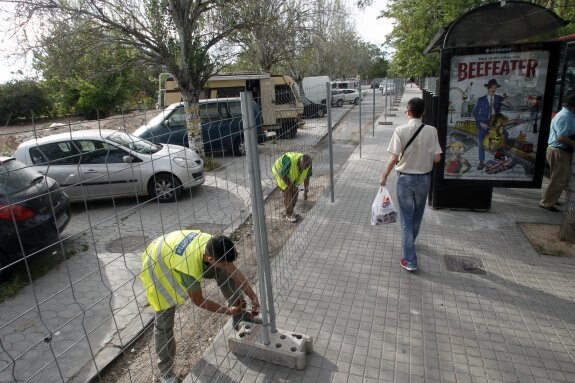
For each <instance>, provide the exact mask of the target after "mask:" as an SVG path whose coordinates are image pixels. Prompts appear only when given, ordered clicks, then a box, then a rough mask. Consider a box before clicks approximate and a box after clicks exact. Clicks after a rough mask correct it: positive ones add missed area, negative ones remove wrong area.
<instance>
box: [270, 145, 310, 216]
mask: <svg viewBox="0 0 575 383" xmlns="http://www.w3.org/2000/svg"><path fill="white" fill-rule="evenodd" d="M311 162H312V161H311V157H310V156H309V155H307V154H302V153H296V152H286V153H284V154H282V156H281V157H280V158H278V159H277V160H276V162H275V163H274V166H273V167H272V173H273V175H274V178H275V179H276V182H277V184H278V187H279V188H280V189H281V190H282V192H283V200H284V207H285V218H286V220H287V221H288V222H291V223H295V222H297V219H298V214H294V208H295V205H296V203H297V199H298V194H299V190H298V187H299V185H301V183H302V182H303V186H304V190H303V198H304V199H305V200H307V194H308V190H309V178H310V177H311V176H312V166H311V165H312V163H311Z"/></svg>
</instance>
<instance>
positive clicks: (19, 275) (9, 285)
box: [0, 244, 89, 303]
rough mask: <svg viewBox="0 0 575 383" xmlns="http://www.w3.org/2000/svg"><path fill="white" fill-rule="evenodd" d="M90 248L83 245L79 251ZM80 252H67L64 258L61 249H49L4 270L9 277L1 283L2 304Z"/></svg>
mask: <svg viewBox="0 0 575 383" xmlns="http://www.w3.org/2000/svg"><path fill="white" fill-rule="evenodd" d="M88 248H89V246H88V245H87V244H82V245H81V247H80V250H79V251H80V252H84V251H86V250H88ZM79 251H77V250H74V249H71V250H67V251H65V253H64V255H63V256H62V251H61V248H57V249H54V250H50V249H48V250H46V251H45V252H42V253H40V254H36V255H34V256H33V257H30V258H28V260H27V262H23V261H20V262H18V263H17V264H15V265H13V266H11V267H10V268H8V269H7V270H4V273H6V274H7V275H6V276H5V277H4V279H3V280H2V281H0V303H2V302H4V301H5V300H7V299H10V298H13V297H15V296H16V295H18V293H19V292H20V291H21V290H22V289H23V288H24V287H26V286H28V285H29V284H31V283H34V281H36V280H38V279H39V278H41V277H43V276H44V275H46V274H47V273H48V272H49V271H50V270H52V269H53V268H54V267H56V266H58V265H59V264H60V263H61V262H62V261H63V260H64V259H70V258H71V257H73V256H74V255H76V254H78V252H79ZM63 258H64V259H63ZM26 266H28V267H26Z"/></svg>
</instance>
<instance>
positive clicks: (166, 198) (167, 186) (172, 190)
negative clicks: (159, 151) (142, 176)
mask: <svg viewBox="0 0 575 383" xmlns="http://www.w3.org/2000/svg"><path fill="white" fill-rule="evenodd" d="M149 189H150V190H149V191H150V194H151V195H153V196H154V197H157V198H158V201H160V202H174V201H175V200H177V199H178V197H179V196H180V194H181V193H182V183H181V182H180V180H179V179H178V178H177V177H176V176H174V175H172V174H167V173H163V174H154V176H153V177H152V179H151V180H150V185H149Z"/></svg>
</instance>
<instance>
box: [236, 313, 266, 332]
mask: <svg viewBox="0 0 575 383" xmlns="http://www.w3.org/2000/svg"><path fill="white" fill-rule="evenodd" d="M240 322H249V323H255V324H262V319H261V318H259V317H257V316H256V315H253V314H252V313H250V312H248V311H245V310H242V312H241V314H239V315H234V316H233V317H232V325H233V327H234V330H236V331H239V329H240Z"/></svg>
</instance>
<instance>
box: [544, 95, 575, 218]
mask: <svg viewBox="0 0 575 383" xmlns="http://www.w3.org/2000/svg"><path fill="white" fill-rule="evenodd" d="M547 143H548V146H547V153H546V157H547V162H548V163H549V173H550V177H549V185H547V187H546V188H545V191H544V192H543V195H542V196H541V201H540V202H539V206H540V207H542V208H543V209H547V210H549V211H552V212H555V213H557V212H559V211H560V210H559V209H557V208H556V207H555V204H556V203H557V201H558V200H559V197H561V192H563V190H565V188H566V187H567V184H568V182H569V173H570V170H571V159H572V156H573V148H575V94H571V95H569V96H567V98H566V99H565V102H564V103H563V108H562V109H561V110H560V111H559V113H557V114H556V115H555V117H553V120H551V128H550V130H549V140H548V142H547Z"/></svg>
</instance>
